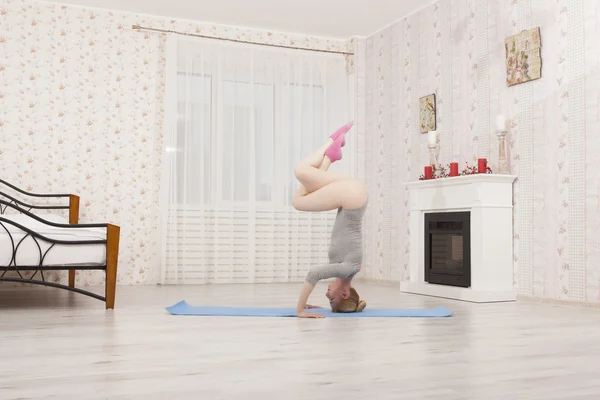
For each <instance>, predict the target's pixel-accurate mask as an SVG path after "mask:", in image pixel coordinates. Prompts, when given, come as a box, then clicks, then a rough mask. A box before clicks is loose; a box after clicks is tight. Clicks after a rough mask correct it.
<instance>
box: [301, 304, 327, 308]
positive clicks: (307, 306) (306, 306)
mask: <svg viewBox="0 0 600 400" xmlns="http://www.w3.org/2000/svg"><path fill="white" fill-rule="evenodd" d="M304 308H305V309H306V308H323V307H319V306H311V305H310V304H307V305H305V306H304Z"/></svg>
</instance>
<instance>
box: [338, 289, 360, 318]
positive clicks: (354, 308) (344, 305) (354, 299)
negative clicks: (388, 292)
mask: <svg viewBox="0 0 600 400" xmlns="http://www.w3.org/2000/svg"><path fill="white" fill-rule="evenodd" d="M366 306H367V303H366V302H365V301H364V300H361V299H360V297H359V296H358V292H357V291H356V289H354V288H350V295H349V296H348V298H347V299H342V300H341V301H340V304H338V306H337V307H336V308H335V309H334V308H332V309H331V311H333V312H336V313H353V312H361V311H362V310H364V309H365V307H366Z"/></svg>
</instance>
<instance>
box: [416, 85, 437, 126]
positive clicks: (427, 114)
mask: <svg viewBox="0 0 600 400" xmlns="http://www.w3.org/2000/svg"><path fill="white" fill-rule="evenodd" d="M435 113H436V110H435V93H434V94H430V95H427V96H424V97H421V98H420V99H419V119H420V123H419V125H420V130H421V133H427V132H429V131H435V130H436V116H435Z"/></svg>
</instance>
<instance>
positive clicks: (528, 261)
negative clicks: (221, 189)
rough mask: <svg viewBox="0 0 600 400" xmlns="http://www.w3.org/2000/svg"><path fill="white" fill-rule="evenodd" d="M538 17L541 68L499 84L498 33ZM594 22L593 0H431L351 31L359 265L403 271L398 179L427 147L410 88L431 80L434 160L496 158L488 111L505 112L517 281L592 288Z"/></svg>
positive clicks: (377, 271)
mask: <svg viewBox="0 0 600 400" xmlns="http://www.w3.org/2000/svg"><path fill="white" fill-rule="evenodd" d="M537 26H539V27H540V28H541V40H542V59H543V60H542V63H543V66H542V77H541V79H539V80H536V81H531V82H527V83H525V84H521V85H516V86H512V87H508V86H507V84H506V64H505V62H506V61H505V49H504V40H505V38H507V37H509V36H512V35H514V34H516V33H519V32H521V31H523V30H525V29H531V28H535V27H537ZM599 29H600V5H599V4H598V2H596V1H593V0H558V1H554V2H541V1H534V0H513V1H510V2H505V1H500V0H466V1H465V0H462V1H459V0H440V1H438V2H437V3H435V4H433V5H431V6H430V7H427V8H425V9H423V10H421V11H419V12H418V13H416V14H414V15H411V16H409V17H407V18H404V19H402V20H400V21H398V22H396V23H394V24H392V25H390V26H389V27H386V28H384V29H382V30H381V31H379V32H377V33H375V34H373V35H372V36H370V37H368V38H366V39H363V41H364V43H362V47H361V46H360V45H361V43H360V42H359V46H358V48H359V49H361V48H363V49H364V50H363V52H364V53H363V54H361V53H359V54H357V57H356V63H357V68H356V71H357V96H358V99H357V104H363V105H364V107H365V111H364V115H362V114H360V113H359V114H358V115H357V126H360V125H361V123H362V125H363V126H362V127H361V128H360V129H359V134H360V135H361V140H362V141H363V142H364V149H365V150H364V151H362V152H359V162H360V165H361V166H362V167H363V168H364V171H363V172H362V173H361V174H360V176H363V177H364V179H366V181H367V182H368V184H369V190H370V193H371V199H372V203H371V209H370V210H369V212H368V213H367V221H366V224H365V225H366V227H365V229H366V230H367V232H368V234H367V235H366V242H367V243H366V247H367V251H366V252H367V254H368V256H367V257H368V262H367V263H366V265H365V267H364V269H363V272H362V273H363V276H364V277H366V278H369V279H371V280H378V281H400V280H404V279H407V278H408V276H407V262H408V254H407V251H408V249H407V247H406V246H407V244H408V235H409V231H408V227H406V224H405V221H406V220H407V219H406V213H407V207H406V200H407V196H406V193H405V192H404V189H403V188H402V187H401V184H402V183H403V182H407V181H410V180H415V179H417V178H418V176H419V174H420V173H421V171H422V168H423V164H424V162H425V160H427V158H428V153H427V137H426V135H420V134H419V129H418V99H419V97H421V96H424V95H427V94H430V93H436V95H437V104H438V121H437V122H438V132H439V133H440V135H441V155H440V157H441V160H442V162H443V163H448V162H450V161H458V162H459V163H461V164H462V165H464V163H465V162H469V163H472V162H473V161H474V160H475V159H476V158H477V157H487V158H488V159H489V160H490V165H491V167H492V169H494V168H496V167H497V159H498V140H497V138H496V136H495V133H494V129H495V118H496V115H497V114H504V115H506V117H507V119H508V120H509V139H508V147H509V149H508V153H509V165H510V168H511V170H512V173H513V174H515V175H517V176H518V179H517V182H516V184H515V186H514V212H513V216H514V282H515V287H516V288H517V289H518V292H519V294H520V295H523V296H532V297H538V298H550V299H558V300H567V301H579V302H599V301H600V285H599V280H600V264H599V263H598V259H599V252H600V229H599V227H600V173H599V172H598V167H597V160H598V156H599V155H600V135H599V133H600V69H598V66H599V65H600V51H599V49H598V46H597V45H595V40H594V38H597V37H598V35H599ZM360 82H364V84H363V85H362V86H361V85H360Z"/></svg>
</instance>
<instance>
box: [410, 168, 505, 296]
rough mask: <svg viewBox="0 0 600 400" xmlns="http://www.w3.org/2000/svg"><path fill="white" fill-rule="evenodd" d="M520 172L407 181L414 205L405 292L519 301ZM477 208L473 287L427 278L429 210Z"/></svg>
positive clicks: (474, 213) (473, 211) (473, 225)
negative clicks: (516, 214) (516, 215)
mask: <svg viewBox="0 0 600 400" xmlns="http://www.w3.org/2000/svg"><path fill="white" fill-rule="evenodd" d="M515 179H516V176H513V175H497V174H476V175H466V176H458V177H451V178H443V179H432V180H424V181H417V182H410V183H406V184H405V186H406V188H407V189H408V193H409V209H410V218H409V225H410V238H409V241H410V254H409V278H408V280H407V281H405V282H401V283H400V289H401V290H402V291H403V292H408V293H415V294H422V295H428V296H437V297H445V298H451V299H457V300H464V301H471V302H476V303H485V302H500V301H514V300H516V290H515V289H514V285H513V215H512V211H513V210H512V208H513V206H512V199H513V182H514V180H515ZM453 211H469V212H470V213H471V225H470V226H471V287H469V288H461V287H454V286H446V285H436V284H429V283H427V282H426V281H425V260H424V252H425V243H424V241H425V239H424V235H425V226H424V219H425V218H424V215H425V213H431V212H453Z"/></svg>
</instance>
